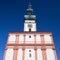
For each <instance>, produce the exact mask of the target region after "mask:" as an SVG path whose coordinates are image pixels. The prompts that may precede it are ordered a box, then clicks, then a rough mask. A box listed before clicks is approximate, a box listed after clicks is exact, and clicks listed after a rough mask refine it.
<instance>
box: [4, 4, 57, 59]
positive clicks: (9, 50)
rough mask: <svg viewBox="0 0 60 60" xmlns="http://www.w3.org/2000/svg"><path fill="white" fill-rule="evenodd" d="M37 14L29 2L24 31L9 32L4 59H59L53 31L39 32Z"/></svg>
mask: <svg viewBox="0 0 60 60" xmlns="http://www.w3.org/2000/svg"><path fill="white" fill-rule="evenodd" d="M36 28H37V27H36V15H33V9H32V5H31V4H30V3H29V5H28V9H27V14H26V15H24V32H9V33H8V40H7V43H6V48H5V52H4V58H3V60H57V54H56V48H55V45H54V41H53V37H52V33H51V32H37V29H36Z"/></svg>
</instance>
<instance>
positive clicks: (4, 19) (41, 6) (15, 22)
mask: <svg viewBox="0 0 60 60" xmlns="http://www.w3.org/2000/svg"><path fill="white" fill-rule="evenodd" d="M30 1H31V4H32V7H33V9H34V14H35V15H36V16H37V18H36V21H37V31H40V32H52V34H53V39H54V43H55V47H56V51H57V56H58V60H60V0H30ZM27 7H28V0H0V60H3V55H4V49H5V44H6V42H7V37H8V32H21V31H23V28H24V15H25V14H26V9H27Z"/></svg>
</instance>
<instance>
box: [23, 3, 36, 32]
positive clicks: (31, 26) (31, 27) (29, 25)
mask: <svg viewBox="0 0 60 60" xmlns="http://www.w3.org/2000/svg"><path fill="white" fill-rule="evenodd" d="M24 31H25V32H35V31H36V15H33V9H32V5H31V4H30V3H29V5H28V9H27V15H24Z"/></svg>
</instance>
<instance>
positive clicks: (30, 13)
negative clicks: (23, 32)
mask: <svg viewBox="0 0 60 60" xmlns="http://www.w3.org/2000/svg"><path fill="white" fill-rule="evenodd" d="M27 14H28V15H32V14H33V9H32V5H31V3H30V2H29V5H28V9H27Z"/></svg>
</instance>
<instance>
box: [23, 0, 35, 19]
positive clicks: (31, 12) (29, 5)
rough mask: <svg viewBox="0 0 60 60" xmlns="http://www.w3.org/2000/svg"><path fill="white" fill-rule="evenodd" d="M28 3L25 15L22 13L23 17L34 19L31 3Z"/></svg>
mask: <svg viewBox="0 0 60 60" xmlns="http://www.w3.org/2000/svg"><path fill="white" fill-rule="evenodd" d="M28 1H29V4H28V8H27V15H24V19H25V20H36V15H33V9H32V5H31V3H30V0H28Z"/></svg>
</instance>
